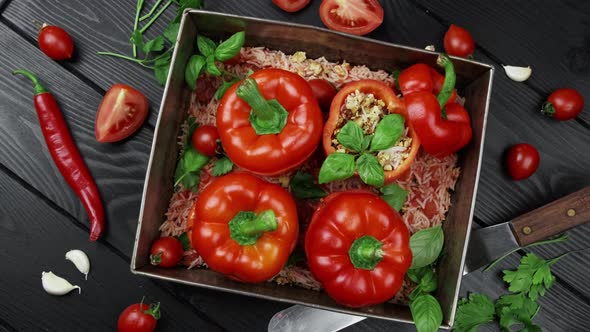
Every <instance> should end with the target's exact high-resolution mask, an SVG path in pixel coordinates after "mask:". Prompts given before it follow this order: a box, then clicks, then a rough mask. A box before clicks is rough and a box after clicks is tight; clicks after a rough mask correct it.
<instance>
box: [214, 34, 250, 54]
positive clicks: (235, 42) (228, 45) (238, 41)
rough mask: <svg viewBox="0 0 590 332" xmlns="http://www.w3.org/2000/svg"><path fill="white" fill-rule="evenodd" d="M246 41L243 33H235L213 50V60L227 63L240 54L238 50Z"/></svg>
mask: <svg viewBox="0 0 590 332" xmlns="http://www.w3.org/2000/svg"><path fill="white" fill-rule="evenodd" d="M245 40H246V33H245V32H244V31H240V32H236V33H235V34H233V35H232V36H231V37H229V38H228V39H227V40H226V41H224V42H223V43H221V44H219V46H217V48H216V49H215V59H216V60H218V61H227V60H229V59H231V58H233V57H235V56H236V55H238V53H240V49H241V48H242V46H243V45H244V41H245Z"/></svg>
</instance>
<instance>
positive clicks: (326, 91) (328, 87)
mask: <svg viewBox="0 0 590 332" xmlns="http://www.w3.org/2000/svg"><path fill="white" fill-rule="evenodd" d="M308 83H309V85H310V86H311V89H312V90H313V94H314V95H315V97H316V98H317V99H318V103H319V104H320V107H321V108H322V111H329V110H330V105H331V104H332V99H334V96H335V95H336V88H335V87H334V86H333V85H332V83H330V82H328V81H326V80H322V79H319V78H317V79H313V80H310V81H309V82H308Z"/></svg>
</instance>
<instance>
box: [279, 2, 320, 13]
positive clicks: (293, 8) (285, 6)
mask: <svg viewBox="0 0 590 332" xmlns="http://www.w3.org/2000/svg"><path fill="white" fill-rule="evenodd" d="M310 2H311V0H272V3H274V4H275V5H277V6H278V7H279V8H281V9H282V10H284V11H286V12H289V13H294V12H297V11H300V10H301V9H303V7H305V6H307V5H308V4H309V3H310Z"/></svg>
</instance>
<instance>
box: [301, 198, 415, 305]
mask: <svg viewBox="0 0 590 332" xmlns="http://www.w3.org/2000/svg"><path fill="white" fill-rule="evenodd" d="M305 253H306V255H307V260H308V265H309V269H310V271H311V272H312V273H313V275H314V276H315V278H316V279H318V281H320V282H321V283H322V286H323V287H324V289H325V290H326V293H328V295H329V296H330V297H332V298H333V299H334V300H335V301H336V302H338V303H340V304H343V305H346V306H350V307H362V306H367V305H372V304H378V303H383V302H385V301H387V300H389V299H391V298H392V297H393V296H394V295H395V294H396V293H397V292H398V291H399V289H400V288H401V286H402V283H403V279H404V275H405V273H406V271H407V270H408V268H409V267H410V265H411V264H412V252H411V250H410V234H409V232H408V229H407V227H406V225H405V224H404V222H403V220H402V217H401V216H400V215H399V213H397V212H396V211H395V210H393V209H392V208H391V207H390V206H389V204H387V203H386V202H385V201H384V200H383V199H381V198H380V197H379V196H377V195H375V194H373V193H370V192H365V191H360V190H357V191H345V192H336V193H333V194H330V195H329V196H328V197H326V198H325V199H323V200H322V201H321V202H320V205H319V207H318V208H317V210H316V211H315V213H314V214H313V217H312V219H311V222H310V224H309V228H308V229H307V232H306V234H305Z"/></svg>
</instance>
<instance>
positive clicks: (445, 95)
mask: <svg viewBox="0 0 590 332" xmlns="http://www.w3.org/2000/svg"><path fill="white" fill-rule="evenodd" d="M436 63H437V64H438V65H439V66H441V67H443V68H444V70H445V81H444V83H443V85H442V87H441V89H440V92H439V93H438V97H437V99H438V103H439V104H440V108H441V109H443V108H444V107H445V105H446V103H447V101H449V98H451V95H453V90H454V89H455V84H456V82H457V76H456V74H455V67H454V66H453V62H452V61H451V59H450V58H449V56H448V55H446V54H444V53H441V54H440V55H439V56H438V59H436Z"/></svg>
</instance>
